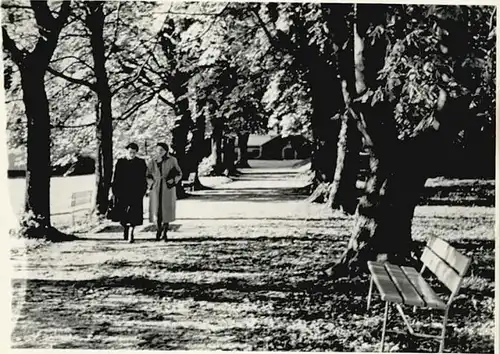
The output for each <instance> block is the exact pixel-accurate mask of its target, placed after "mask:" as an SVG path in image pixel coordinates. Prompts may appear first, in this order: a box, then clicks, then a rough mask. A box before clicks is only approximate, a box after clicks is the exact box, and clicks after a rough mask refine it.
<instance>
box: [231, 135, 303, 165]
mask: <svg viewBox="0 0 500 354" xmlns="http://www.w3.org/2000/svg"><path fill="white" fill-rule="evenodd" d="M247 150H248V158H249V159H251V160H252V159H256V160H302V159H307V158H309V157H311V152H312V143H311V142H310V141H309V140H308V139H306V138H305V137H303V136H302V135H289V136H287V137H282V136H281V135H270V134H269V135H257V134H251V135H250V137H249V138H248V149H247ZM237 151H238V148H237ZM238 154H239V151H238Z"/></svg>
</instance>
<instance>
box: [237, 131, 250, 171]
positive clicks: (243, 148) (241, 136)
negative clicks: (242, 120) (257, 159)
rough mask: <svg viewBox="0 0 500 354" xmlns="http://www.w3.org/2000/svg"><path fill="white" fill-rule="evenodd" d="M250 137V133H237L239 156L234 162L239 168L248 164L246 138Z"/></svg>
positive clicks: (246, 166)
mask: <svg viewBox="0 0 500 354" xmlns="http://www.w3.org/2000/svg"><path fill="white" fill-rule="evenodd" d="M249 138H250V133H238V148H239V150H240V156H239V159H238V161H237V162H236V167H239V168H249V167H250V165H249V164H248V139H249Z"/></svg>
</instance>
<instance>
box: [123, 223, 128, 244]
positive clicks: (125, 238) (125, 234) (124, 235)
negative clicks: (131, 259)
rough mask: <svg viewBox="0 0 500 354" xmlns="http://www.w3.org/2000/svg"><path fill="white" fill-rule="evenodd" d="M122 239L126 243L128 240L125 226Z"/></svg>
mask: <svg viewBox="0 0 500 354" xmlns="http://www.w3.org/2000/svg"><path fill="white" fill-rule="evenodd" d="M123 239H124V240H125V241H127V240H128V226H125V227H124V228H123Z"/></svg>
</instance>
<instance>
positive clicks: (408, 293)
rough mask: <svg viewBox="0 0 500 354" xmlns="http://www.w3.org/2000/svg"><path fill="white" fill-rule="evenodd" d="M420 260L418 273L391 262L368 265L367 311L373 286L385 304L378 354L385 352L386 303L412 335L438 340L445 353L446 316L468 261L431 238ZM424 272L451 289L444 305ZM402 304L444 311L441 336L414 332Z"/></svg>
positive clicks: (440, 350)
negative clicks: (396, 312) (394, 308)
mask: <svg viewBox="0 0 500 354" xmlns="http://www.w3.org/2000/svg"><path fill="white" fill-rule="evenodd" d="M420 260H421V261H422V264H423V265H422V269H421V270H420V272H418V271H417V270H416V269H415V268H412V267H406V266H398V265H394V264H390V263H379V262H368V269H369V270H370V288H369V290H368V301H367V309H369V308H370V302H371V296H372V290H373V283H375V285H376V286H377V290H378V292H379V293H380V297H381V298H382V300H383V301H385V313H384V322H383V328H382V339H381V344H380V351H381V352H383V351H384V342H385V333H386V326H387V318H388V313H389V304H395V306H396V308H397V310H398V312H399V313H400V315H401V316H402V318H403V321H404V323H405V325H406V327H407V329H408V332H409V333H410V334H411V335H414V336H417V337H422V338H430V339H434V340H437V341H438V342H439V352H440V353H441V352H443V350H444V340H445V335H446V325H447V322H448V313H449V310H450V307H451V305H452V302H453V300H454V298H455V297H456V295H457V294H458V291H459V289H460V286H461V284H462V279H463V277H464V276H465V274H466V272H467V270H468V268H469V265H470V262H471V260H470V258H468V257H466V256H464V255H463V254H461V253H460V252H458V251H457V250H456V249H455V248H453V247H452V246H451V245H450V244H448V243H447V242H445V241H443V240H442V239H440V238H437V237H434V236H432V237H430V238H429V240H428V242H427V244H426V246H425V249H424V252H423V253H422V256H421V258H420ZM426 269H428V270H430V271H431V272H432V274H433V275H434V276H435V277H436V278H437V279H438V280H439V281H440V282H441V283H443V284H444V285H445V286H446V287H447V288H448V289H449V290H450V295H449V297H448V300H447V301H446V302H443V300H442V299H441V298H440V297H439V296H438V295H437V294H436V293H435V292H434V290H433V289H432V287H431V286H430V285H429V283H428V282H427V281H426V280H425V279H424V277H423V275H424V272H425V270H426ZM404 305H406V306H412V307H413V311H415V310H416V307H422V308H427V309H434V310H440V311H444V314H443V324H442V325H443V326H442V329H441V334H440V335H431V334H426V333H417V332H415V331H414V330H413V328H412V326H411V323H410V321H409V319H408V318H407V316H406V315H405V313H404V310H403V306H404Z"/></svg>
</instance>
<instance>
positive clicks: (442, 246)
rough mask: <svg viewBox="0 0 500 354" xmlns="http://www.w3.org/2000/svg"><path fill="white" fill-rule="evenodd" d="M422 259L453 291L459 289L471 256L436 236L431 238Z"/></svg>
mask: <svg viewBox="0 0 500 354" xmlns="http://www.w3.org/2000/svg"><path fill="white" fill-rule="evenodd" d="M420 260H421V261H422V263H423V264H424V266H425V267H426V268H428V269H429V270H430V271H432V273H434V275H435V276H436V277H437V278H438V279H439V280H440V281H441V282H442V283H443V284H444V285H446V287H447V288H448V289H450V291H451V292H452V293H456V292H457V291H458V289H459V287H460V284H461V281H462V278H463V277H464V276H465V273H467V270H468V268H469V265H470V262H471V259H470V258H469V257H466V256H464V255H463V254H461V253H460V252H458V251H457V250H456V249H455V248H453V247H452V246H451V245H450V244H449V243H448V242H446V241H444V240H442V239H440V238H438V237H435V236H431V237H430V238H429V241H428V242H427V244H426V245H425V249H424V252H423V253H422V257H420Z"/></svg>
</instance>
